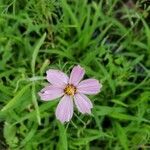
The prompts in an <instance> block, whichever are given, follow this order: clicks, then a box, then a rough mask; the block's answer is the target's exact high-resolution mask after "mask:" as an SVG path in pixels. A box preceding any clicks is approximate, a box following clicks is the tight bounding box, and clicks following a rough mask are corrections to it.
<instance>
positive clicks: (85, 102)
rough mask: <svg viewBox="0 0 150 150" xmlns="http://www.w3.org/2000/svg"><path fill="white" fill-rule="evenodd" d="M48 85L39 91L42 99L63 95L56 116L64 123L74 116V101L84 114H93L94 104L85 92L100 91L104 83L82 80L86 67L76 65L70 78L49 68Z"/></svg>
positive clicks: (94, 92) (51, 98)
mask: <svg viewBox="0 0 150 150" xmlns="http://www.w3.org/2000/svg"><path fill="white" fill-rule="evenodd" d="M46 73H47V77H46V78H47V80H48V81H49V82H50V84H49V85H48V86H46V87H45V88H44V89H42V90H41V92H39V95H40V97H41V99H42V100H44V101H50V100H54V99H57V98H59V97H62V98H61V100H60V102H59V104H58V106H57V108H56V113H55V114H56V117H57V119H58V120H60V121H61V122H62V123H64V122H68V121H70V120H71V118H72V116H73V109H74V107H73V103H75V105H76V107H77V109H78V110H79V112H81V113H82V114H85V113H87V114H91V108H93V105H92V103H91V101H90V99H89V98H88V97H87V96H85V94H88V95H90V94H97V93H99V92H100V89H101V87H102V84H100V83H99V82H98V80H96V79H86V80H83V81H81V80H82V78H83V76H84V73H85V71H84V69H83V68H82V67H80V66H79V65H78V66H75V67H74V68H73V70H72V72H71V75H70V78H69V77H68V76H67V75H66V74H65V73H63V72H61V71H59V70H54V69H49V70H48V71H47V72H46Z"/></svg>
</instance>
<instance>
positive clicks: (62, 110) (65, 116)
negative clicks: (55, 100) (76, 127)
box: [55, 95, 73, 123]
mask: <svg viewBox="0 0 150 150" xmlns="http://www.w3.org/2000/svg"><path fill="white" fill-rule="evenodd" d="M55 114H56V118H57V119H58V120H60V121H61V122H62V123H64V122H68V121H70V119H71V118H72V116H73V100H72V98H71V97H70V96H68V95H64V97H63V98H62V99H61V100H60V102H59V104H58V106H57V108H56V113H55Z"/></svg>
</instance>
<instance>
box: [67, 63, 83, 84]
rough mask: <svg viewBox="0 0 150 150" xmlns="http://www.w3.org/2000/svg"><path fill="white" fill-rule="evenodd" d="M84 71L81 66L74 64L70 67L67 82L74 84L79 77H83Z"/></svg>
mask: <svg viewBox="0 0 150 150" xmlns="http://www.w3.org/2000/svg"><path fill="white" fill-rule="evenodd" d="M84 73H85V71H84V69H83V68H82V67H80V66H79V65H78V66H75V67H74V68H73V69H72V72H71V75H70V79H69V83H70V84H73V85H74V86H76V85H77V84H78V83H79V82H80V81H81V79H82V78H83V76H84Z"/></svg>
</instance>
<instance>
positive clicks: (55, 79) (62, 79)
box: [46, 69, 69, 87]
mask: <svg viewBox="0 0 150 150" xmlns="http://www.w3.org/2000/svg"><path fill="white" fill-rule="evenodd" d="M46 74H47V77H46V78H47V80H48V81H49V82H50V83H51V84H53V85H56V86H59V87H64V85H65V84H67V83H68V80H69V78H68V76H67V75H66V74H65V73H63V72H61V71H59V70H54V69H49V70H48V71H47V72H46Z"/></svg>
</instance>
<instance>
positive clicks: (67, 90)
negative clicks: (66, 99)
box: [64, 84, 76, 96]
mask: <svg viewBox="0 0 150 150" xmlns="http://www.w3.org/2000/svg"><path fill="white" fill-rule="evenodd" d="M64 92H65V94H67V95H70V96H73V95H74V94H75V93H76V87H75V86H73V85H72V84H68V85H67V86H66V87H65V89H64Z"/></svg>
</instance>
